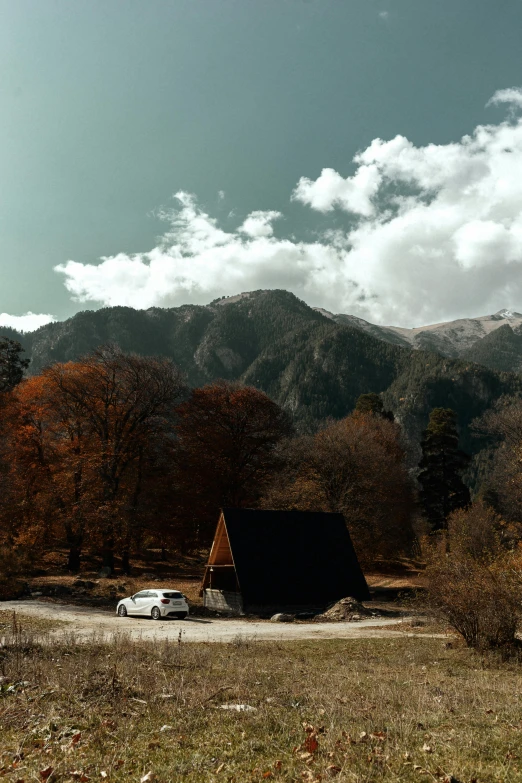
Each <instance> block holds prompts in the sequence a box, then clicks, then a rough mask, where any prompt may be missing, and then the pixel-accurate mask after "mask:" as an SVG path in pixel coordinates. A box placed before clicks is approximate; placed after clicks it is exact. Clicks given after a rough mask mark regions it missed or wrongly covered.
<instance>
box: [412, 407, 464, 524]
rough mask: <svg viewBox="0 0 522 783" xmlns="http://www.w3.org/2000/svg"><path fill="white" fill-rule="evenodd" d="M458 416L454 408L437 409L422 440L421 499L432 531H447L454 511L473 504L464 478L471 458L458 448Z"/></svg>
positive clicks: (419, 477) (433, 412) (432, 414)
mask: <svg viewBox="0 0 522 783" xmlns="http://www.w3.org/2000/svg"><path fill="white" fill-rule="evenodd" d="M456 419H457V417H456V414H455V411H453V410H451V408H434V409H433V410H432V412H431V414H430V421H429V424H428V427H427V429H426V430H425V432H424V436H423V439H422V442H421V447H422V459H421V461H420V463H419V467H420V469H421V472H420V473H419V476H418V480H419V483H420V485H421V492H420V499H421V503H422V505H423V507H424V513H425V515H426V518H427V519H428V521H429V523H430V525H431V528H432V531H433V532H435V531H437V530H444V529H445V528H446V525H447V519H448V517H449V515H450V514H451V512H452V511H455V509H457V508H464V507H465V506H467V505H468V504H469V503H470V495H469V489H468V488H467V486H466V485H465V484H464V482H463V480H462V473H463V472H464V470H465V469H466V467H467V465H468V463H469V459H470V458H469V456H468V455H467V454H465V453H464V452H463V451H461V450H460V449H459V436H458V432H457V420H456Z"/></svg>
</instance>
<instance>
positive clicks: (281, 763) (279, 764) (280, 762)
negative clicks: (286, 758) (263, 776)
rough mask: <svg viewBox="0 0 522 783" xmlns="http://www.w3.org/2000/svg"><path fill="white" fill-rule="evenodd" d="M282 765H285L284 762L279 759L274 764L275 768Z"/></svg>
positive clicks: (279, 767)
mask: <svg viewBox="0 0 522 783" xmlns="http://www.w3.org/2000/svg"><path fill="white" fill-rule="evenodd" d="M282 766H283V762H282V761H280V760H279V759H278V760H277V761H276V763H275V764H274V769H281V767H282Z"/></svg>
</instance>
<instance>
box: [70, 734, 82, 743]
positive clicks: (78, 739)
mask: <svg viewBox="0 0 522 783" xmlns="http://www.w3.org/2000/svg"><path fill="white" fill-rule="evenodd" d="M81 738H82V733H81V731H79V732H78V733H77V734H75V735H74V736H73V737H71V745H76V744H77V743H78V742H79V741H80V740H81Z"/></svg>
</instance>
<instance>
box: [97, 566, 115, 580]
mask: <svg viewBox="0 0 522 783" xmlns="http://www.w3.org/2000/svg"><path fill="white" fill-rule="evenodd" d="M111 574H112V568H111V567H110V566H104V567H103V568H102V570H101V571H100V573H99V574H98V576H99V577H100V579H108V578H109V577H110V575H111Z"/></svg>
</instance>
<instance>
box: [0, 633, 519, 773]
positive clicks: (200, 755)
mask: <svg viewBox="0 0 522 783" xmlns="http://www.w3.org/2000/svg"><path fill="white" fill-rule="evenodd" d="M3 634H5V639H4V646H3V647H2V648H0V677H1V680H0V688H1V693H0V776H1V777H3V779H5V780H6V781H13V782H14V783H21V781H24V783H28V781H40V783H45V781H49V782H50V783H54V781H58V780H60V781H71V783H72V781H79V783H87V781H103V780H107V781H128V780H131V781H143V783H149V781H159V782H161V781H190V782H191V783H196V782H197V783H200V782H201V781H216V782H217V783H219V781H229V782H231V781H235V782H236V783H249V782H250V781H263V780H274V781H303V780H304V781H325V780H329V779H335V780H337V781H351V782H354V783H355V782H356V781H357V782H358V783H363V781H365V782H368V783H370V781H419V780H428V781H434V780H435V781H444V780H446V781H461V783H471V781H477V782H478V783H493V781H495V782H496V781H505V783H508V782H509V783H511V782H516V781H522V759H521V756H522V670H520V669H519V668H518V666H517V665H515V664H502V663H500V662H499V661H497V660H495V659H492V658H491V659H489V660H485V659H482V658H480V657H478V656H477V655H476V654H474V653H472V652H470V651H468V650H466V649H464V648H461V647H459V646H457V647H456V648H455V649H453V648H447V647H446V646H445V644H444V642H442V641H441V640H434V639H428V638H422V637H415V638H409V639H399V640H393V641H384V640H361V641H351V642H346V641H337V640H336V641H328V642H325V641H322V642H306V643H303V642H301V643H260V642H256V643H251V644H245V643H240V642H239V641H238V643H237V644H230V645H218V644H211V645H204V644H198V645H187V644H185V643H183V642H182V641H181V640H180V641H178V642H169V643H161V644H159V643H158V644H154V643H136V642H130V641H129V640H128V639H125V638H124V637H121V638H119V639H117V640H116V641H115V642H113V643H111V644H107V645H104V644H99V643H97V642H96V640H93V642H92V643H91V644H82V645H77V644H75V643H74V641H73V640H72V638H71V640H64V641H63V642H60V643H59V645H56V644H55V645H50V644H47V643H46V640H45V631H42V632H41V633H40V635H39V636H34V634H33V632H32V631H31V632H27V633H26V632H24V631H23V629H22V630H20V628H18V630H17V631H16V632H15V633H11V632H10V631H9V629H6V628H4V629H3V630H0V636H2V635H3ZM234 705H248V707H247V709H243V710H242V711H238V709H237V708H236V707H234Z"/></svg>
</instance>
